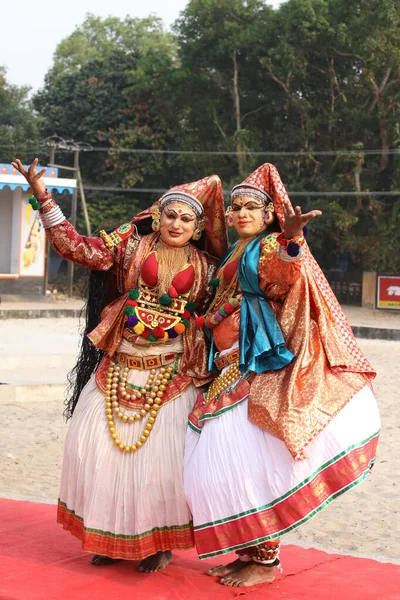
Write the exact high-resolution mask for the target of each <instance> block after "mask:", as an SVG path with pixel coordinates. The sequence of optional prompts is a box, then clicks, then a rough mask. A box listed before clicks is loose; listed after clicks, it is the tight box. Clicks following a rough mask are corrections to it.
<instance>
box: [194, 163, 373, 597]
mask: <svg viewBox="0 0 400 600" xmlns="http://www.w3.org/2000/svg"><path fill="white" fill-rule="evenodd" d="M320 214H321V213H320V211H311V212H309V213H307V214H305V215H302V213H301V210H300V207H296V208H295V209H293V207H292V205H291V203H290V200H289V198H288V196H287V193H286V191H285V188H284V186H283V184H282V182H281V179H280V177H279V173H278V171H277V169H276V167H274V166H273V165H271V164H264V165H262V166H261V167H259V168H258V169H257V170H256V171H255V172H254V173H252V175H250V176H249V177H248V179H246V180H245V181H244V182H243V183H242V184H240V185H238V186H236V187H235V188H233V190H232V206H231V207H230V208H229V209H228V211H227V220H228V224H229V225H231V226H233V227H234V228H235V229H236V231H237V233H238V234H239V241H238V242H237V243H236V244H234V245H233V246H232V247H231V248H230V250H229V251H228V253H227V255H226V256H225V258H224V259H223V260H222V263H221V265H220V267H219V269H218V272H217V279H216V280H214V281H213V283H214V284H215V287H216V294H215V298H214V300H213V302H212V304H211V306H210V308H209V310H208V313H207V315H206V318H205V325H206V326H207V327H209V329H210V330H211V332H212V337H213V340H212V347H211V353H210V360H209V368H210V370H214V372H219V373H220V374H219V375H218V376H217V377H216V379H215V380H214V381H213V383H212V384H211V386H210V387H209V389H208V392H207V393H205V394H202V395H201V396H199V398H198V401H197V403H196V406H195V408H194V410H193V411H192V413H191V415H190V417H189V425H190V427H189V430H188V433H187V439H186V450H185V455H186V458H185V472H184V482H185V493H186V497H187V499H188V502H189V504H190V507H191V509H192V513H193V523H194V532H195V541H196V547H197V550H198V552H199V555H200V557H201V558H209V557H214V556H217V555H221V554H226V553H228V552H231V551H232V550H235V551H236V552H237V554H238V558H237V560H235V561H233V562H232V563H230V564H228V565H226V566H222V567H217V568H215V569H212V570H211V571H210V572H209V574H211V575H215V576H219V577H221V582H222V583H223V584H225V585H234V586H241V585H245V586H248V585H253V584H256V583H263V582H267V581H272V580H273V579H274V577H275V573H274V566H278V565H279V559H278V555H279V543H280V540H279V537H280V536H281V535H282V534H284V533H286V532H288V531H291V530H292V529H293V528H294V527H297V526H298V525H300V524H301V523H304V522H305V521H307V520H308V519H310V518H311V517H312V516H314V515H315V514H317V513H318V512H319V511H320V510H321V509H322V508H323V507H324V506H326V505H327V504H329V502H331V501H332V500H333V499H334V498H336V497H338V496H340V495H341V494H342V493H344V492H345V491H347V490H349V489H351V488H352V487H354V486H355V485H356V484H357V483H360V482H361V481H363V480H364V479H365V477H366V476H367V475H368V473H369V471H370V468H371V466H372V464H373V462H374V460H375V452H376V447H377V442H378V435H379V428H380V421H379V413H378V409H377V404H376V400H375V397H374V395H373V392H372V389H371V379H372V378H373V377H374V376H375V373H374V371H373V369H372V368H371V366H370V364H369V363H368V361H367V360H366V359H365V358H364V357H363V355H362V353H361V351H360V349H359V348H358V346H357V343H356V341H355V339H354V336H353V334H352V331H351V328H350V326H349V324H348V323H347V320H346V318H345V316H344V314H343V311H342V309H341V307H340V305H339V304H338V302H337V300H336V298H335V296H334V294H333V292H332V290H331V288H330V287H329V284H328V282H327V281H326V279H325V277H324V275H323V273H322V271H321V269H320V268H319V266H318V264H317V263H316V262H315V260H314V258H313V257H312V255H311V253H310V250H309V248H308V246H307V243H306V241H305V233H306V230H305V225H306V223H307V222H308V221H309V220H310V219H312V218H313V217H316V216H318V215H320Z"/></svg>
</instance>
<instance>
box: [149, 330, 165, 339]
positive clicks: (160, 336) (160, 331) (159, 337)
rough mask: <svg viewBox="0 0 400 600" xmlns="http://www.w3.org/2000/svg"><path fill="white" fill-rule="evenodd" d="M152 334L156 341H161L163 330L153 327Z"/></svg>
mask: <svg viewBox="0 0 400 600" xmlns="http://www.w3.org/2000/svg"><path fill="white" fill-rule="evenodd" d="M152 334H153V335H154V336H155V337H156V338H157V339H158V340H161V339H162V338H163V337H164V329H163V328H162V327H155V328H154V329H153V331H152Z"/></svg>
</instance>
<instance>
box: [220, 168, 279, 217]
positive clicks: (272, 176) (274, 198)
mask: <svg viewBox="0 0 400 600" xmlns="http://www.w3.org/2000/svg"><path fill="white" fill-rule="evenodd" d="M231 193H232V199H233V198H235V197H236V196H243V195H245V194H246V195H248V196H254V197H255V198H257V199H258V200H262V201H263V202H264V203H265V204H268V203H269V202H272V203H273V205H274V209H275V213H276V215H277V217H278V220H279V224H280V226H281V227H282V225H283V219H284V213H283V201H284V200H285V199H286V200H289V196H288V195H287V192H286V190H285V187H284V185H283V183H282V181H281V178H280V176H279V173H278V169H277V168H276V167H275V165H271V164H270V163H265V164H263V165H261V166H260V167H258V168H257V169H256V170H255V171H253V173H251V175H249V176H248V177H247V179H245V180H244V181H243V182H242V183H239V185H236V186H235V187H234V188H233V189H232V192H231Z"/></svg>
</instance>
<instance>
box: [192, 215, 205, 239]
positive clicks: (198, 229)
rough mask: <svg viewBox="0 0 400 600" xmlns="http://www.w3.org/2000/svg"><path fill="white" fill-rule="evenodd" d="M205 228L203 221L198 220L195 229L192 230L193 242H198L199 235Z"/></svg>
mask: <svg viewBox="0 0 400 600" xmlns="http://www.w3.org/2000/svg"><path fill="white" fill-rule="evenodd" d="M205 227H206V222H205V220H204V219H200V221H199V222H198V223H197V227H196V229H195V230H194V233H193V235H192V240H194V241H195V242H198V241H199V239H200V238H201V235H202V233H203V231H204V229H205Z"/></svg>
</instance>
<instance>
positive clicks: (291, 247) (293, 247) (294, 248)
mask: <svg viewBox="0 0 400 600" xmlns="http://www.w3.org/2000/svg"><path fill="white" fill-rule="evenodd" d="M286 252H287V253H288V254H289V256H292V257H295V256H298V255H299V252H300V246H299V244H296V242H289V244H288V247H287V249H286Z"/></svg>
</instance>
